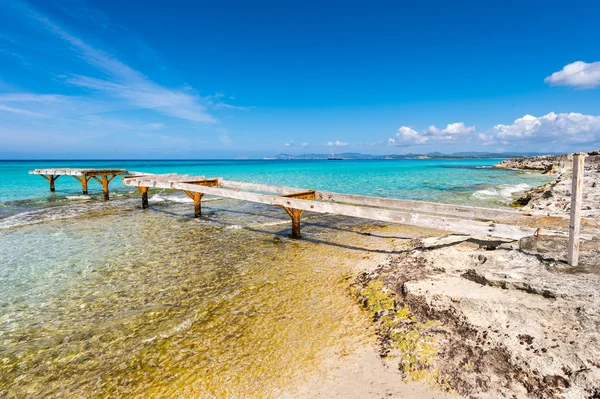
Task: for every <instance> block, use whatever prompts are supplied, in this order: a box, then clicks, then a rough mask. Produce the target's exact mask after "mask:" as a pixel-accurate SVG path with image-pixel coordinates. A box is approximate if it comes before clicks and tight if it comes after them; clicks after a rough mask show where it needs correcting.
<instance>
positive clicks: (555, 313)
mask: <svg viewBox="0 0 600 399" xmlns="http://www.w3.org/2000/svg"><path fill="white" fill-rule="evenodd" d="M472 241H473V239H472V238H470V239H465V238H464V237H456V236H447V237H432V238H426V239H424V240H423V247H422V248H417V249H414V250H412V251H410V252H409V253H407V254H403V255H400V256H397V257H396V258H395V259H393V260H392V262H391V264H390V265H387V266H385V267H383V266H382V270H381V271H380V272H381V274H382V275H385V276H386V277H384V278H383V280H384V281H385V284H386V286H387V287H389V288H390V289H395V290H396V295H397V297H398V298H401V300H402V301H404V303H405V304H407V305H408V306H409V307H410V309H411V312H412V313H413V314H415V315H417V316H418V317H420V318H421V321H423V322H424V321H427V320H437V321H441V325H443V329H445V331H443V332H440V335H439V336H436V337H434V338H433V339H435V340H436V342H438V343H439V345H441V347H440V350H439V352H438V355H437V356H438V357H439V359H440V364H441V366H440V375H441V377H442V378H448V379H449V381H450V384H451V385H452V386H453V389H455V390H456V391H457V392H458V393H460V394H462V395H466V396H469V397H475V398H477V397H481V398H483V397H486V398H490V397H491V398H503V397H515V396H516V397H539V398H551V397H565V398H573V399H584V398H591V397H594V396H593V395H595V394H596V393H597V392H598V391H597V387H600V289H599V288H598V287H600V267H599V266H600V256H598V254H599V253H600V252H598V253H596V255H595V256H592V257H591V258H590V259H588V262H595V264H594V267H592V268H590V269H589V270H587V271H586V272H585V273H583V272H581V271H579V270H572V269H568V270H567V271H566V272H565V270H564V269H563V268H561V267H558V266H557V263H556V261H554V260H546V257H550V256H554V255H556V254H559V255H558V256H561V255H560V254H562V252H563V248H566V245H565V244H566V243H565V242H564V239H562V238H559V239H556V238H554V237H553V238H551V239H547V238H546V237H541V238H533V237H532V238H529V239H527V240H522V241H521V243H519V245H515V244H513V243H505V244H502V245H500V246H497V247H496V249H495V250H492V251H489V250H488V251H486V250H484V249H483V248H482V247H483V246H484V245H481V244H480V245H479V247H478V248H475V247H473V245H471V244H472ZM478 241H482V240H478ZM594 245H595V247H594V248H596V249H597V250H599V251H600V245H598V243H596V244H594ZM519 246H521V247H523V248H527V252H525V251H523V250H519V249H518V247H519ZM588 249H589V248H588ZM481 259H485V261H484V262H482V261H481ZM439 265H443V266H444V267H443V271H442V272H440V270H439V268H438V266H439ZM567 267H568V266H567ZM408 270H410V273H411V274H410V275H411V276H413V277H407V274H406V271H408ZM530 395H531V396H530Z"/></svg>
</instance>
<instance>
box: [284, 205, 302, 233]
mask: <svg viewBox="0 0 600 399" xmlns="http://www.w3.org/2000/svg"><path fill="white" fill-rule="evenodd" d="M283 209H285V211H286V212H287V213H288V215H290V217H291V218H292V234H290V237H291V238H301V237H302V235H301V234H300V216H302V212H304V210H302V209H295V208H288V207H285V206H284V207H283Z"/></svg>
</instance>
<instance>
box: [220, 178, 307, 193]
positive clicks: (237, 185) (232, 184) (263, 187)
mask: <svg viewBox="0 0 600 399" xmlns="http://www.w3.org/2000/svg"><path fill="white" fill-rule="evenodd" d="M221 187H225V188H234V189H238V190H248V191H260V192H263V193H277V194H293V193H297V192H301V191H309V190H307V189H306V188H293V187H282V186H270V185H267V184H260V183H246V182H242V181H233V180H221Z"/></svg>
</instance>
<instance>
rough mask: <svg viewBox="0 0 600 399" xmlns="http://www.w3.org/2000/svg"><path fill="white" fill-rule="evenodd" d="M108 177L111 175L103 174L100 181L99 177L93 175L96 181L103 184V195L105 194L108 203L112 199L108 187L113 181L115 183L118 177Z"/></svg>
mask: <svg viewBox="0 0 600 399" xmlns="http://www.w3.org/2000/svg"><path fill="white" fill-rule="evenodd" d="M108 176H109V174H106V173H103V174H102V175H101V179H98V177H96V176H95V175H92V177H93V178H94V180H96V181H97V182H98V183H100V184H102V193H103V194H104V201H108V200H109V199H110V196H109V194H108V185H109V184H110V182H111V181H113V179H114V178H115V177H117V175H112V176H111V177H108Z"/></svg>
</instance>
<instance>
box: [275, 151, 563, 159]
mask: <svg viewBox="0 0 600 399" xmlns="http://www.w3.org/2000/svg"><path fill="white" fill-rule="evenodd" d="M335 155H336V157H341V158H344V159H434V158H521V157H532V156H539V155H556V153H538V152H510V153H492V152H476V151H473V152H455V153H452V154H442V153H440V152H429V153H427V154H412V153H410V154H387V155H371V154H361V153H358V152H343V153H336V154H335ZM329 156H330V155H329V154H314V153H313V154H301V155H291V154H278V155H275V156H273V157H265V158H264V159H278V160H303V159H304V160H306V159H327V158H328V157H329Z"/></svg>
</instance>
